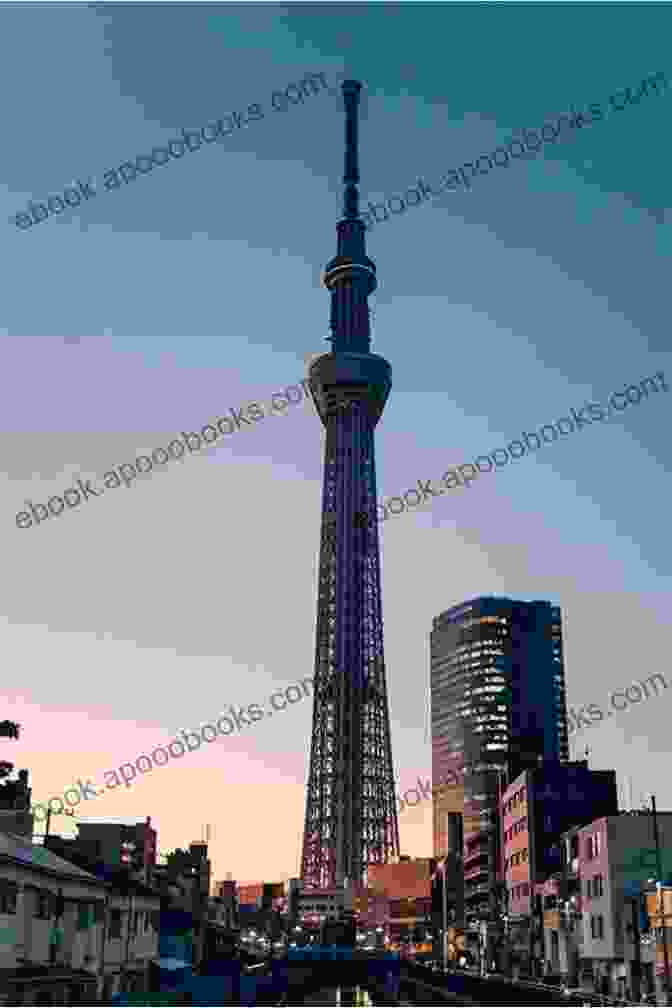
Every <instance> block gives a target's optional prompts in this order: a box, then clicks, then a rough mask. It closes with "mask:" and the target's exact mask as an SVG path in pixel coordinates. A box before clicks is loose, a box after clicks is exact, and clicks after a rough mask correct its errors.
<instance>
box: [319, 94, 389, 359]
mask: <svg viewBox="0 0 672 1008" xmlns="http://www.w3.org/2000/svg"><path fill="white" fill-rule="evenodd" d="M341 90H342V92H343V101H344V104H345V172H344V175H343V184H344V186H345V189H344V193H343V217H342V219H341V220H340V221H339V222H338V224H337V225H336V231H337V233H338V246H337V253H336V256H335V257H334V258H333V259H332V260H331V261H330V262H328V263H327V266H326V268H325V271H324V285H325V287H327V288H328V290H330V291H331V320H330V325H329V327H330V329H331V333H332V335H331V336H329V337H328V339H329V340H331V344H332V351H333V352H334V353H338V352H339V351H341V352H348V353H360V354H368V353H369V352H370V348H371V327H370V321H369V306H368V303H367V298H368V297H369V295H370V294H372V293H373V291H374V290H375V289H376V287H377V282H376V265H375V263H374V262H372V261H371V259H369V258H368V256H367V254H366V246H365V243H364V232H365V227H364V222H363V221H362V220H361V219H360V217H359V191H358V189H357V183H358V182H359V157H358V146H357V125H358V120H357V116H358V107H359V93H360V91H361V90H362V85H361V84H360V82H359V81H350V80H348V81H344V82H343V84H342V85H341Z"/></svg>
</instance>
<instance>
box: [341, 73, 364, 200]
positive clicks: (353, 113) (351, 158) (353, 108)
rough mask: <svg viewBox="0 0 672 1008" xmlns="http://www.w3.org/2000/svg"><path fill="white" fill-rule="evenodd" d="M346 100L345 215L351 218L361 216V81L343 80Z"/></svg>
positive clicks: (342, 87)
mask: <svg viewBox="0 0 672 1008" xmlns="http://www.w3.org/2000/svg"><path fill="white" fill-rule="evenodd" d="M341 90H342V92H343V101H344V102H345V174H344V175H343V184H344V185H345V192H344V194H343V216H344V217H346V218H348V219H349V220H353V219H356V218H357V217H359V192H358V190H357V183H358V182H359V163H358V160H359V151H358V134H357V126H358V113H359V92H360V91H361V90H362V85H361V84H360V82H359V81H351V80H348V81H343V84H342V86H341Z"/></svg>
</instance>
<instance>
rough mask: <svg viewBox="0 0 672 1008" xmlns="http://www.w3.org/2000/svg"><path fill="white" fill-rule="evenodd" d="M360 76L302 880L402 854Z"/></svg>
mask: <svg viewBox="0 0 672 1008" xmlns="http://www.w3.org/2000/svg"><path fill="white" fill-rule="evenodd" d="M360 90H361V84H360V83H359V82H357V81H345V82H344V83H343V85H342V91H343V98H344V102H345V175H344V178H343V182H344V185H345V191H344V206H343V217H342V219H341V220H340V221H339V222H338V224H337V225H336V231H337V235H338V253H337V255H336V257H335V258H334V259H332V260H331V261H330V262H329V263H328V264H327V266H326V269H325V273H324V285H325V287H326V288H327V289H328V290H329V291H330V293H331V324H330V329H331V333H332V335H331V336H330V337H329V339H330V342H331V351H330V352H329V353H325V354H323V355H322V356H321V357H318V358H317V359H316V360H314V361H313V363H312V364H311V365H310V367H309V372H308V376H309V377H308V381H309V385H310V390H311V394H312V398H313V401H314V403H315V407H316V409H317V412H318V414H319V417H320V420H321V421H322V423H323V425H324V427H325V430H326V447H325V458H324V483H323V491H322V526H321V537H320V566H319V587H318V600H317V626H316V643H315V682H314V706H313V727H312V738H311V751H310V769H309V775H308V788H307V796H306V820H305V829H304V836H303V855H302V866H301V877H302V880H303V885H304V888H331V887H337V886H338V887H340V886H342V885H343V884H344V883H345V882H346V881H349V882H354V883H357V882H363V881H365V878H366V870H367V865H368V864H370V863H374V864H384V863H386V862H388V861H390V860H392V859H393V858H395V857H398V855H399V826H398V822H397V810H396V805H395V796H394V773H393V766H392V748H391V742H390V718H389V709H388V699H387V687H386V682H385V660H384V656H383V619H382V604H381V591H380V555H379V543H378V522H377V520H376V497H377V495H376V463H375V450H374V429H375V426H376V424H377V423H378V421H379V420H380V417H381V416H382V413H383V409H384V407H385V403H386V401H387V397H388V395H389V393H390V389H391V387H392V369H391V367H390V365H389V363H388V362H387V361H386V360H385V359H384V358H383V357H380V356H378V355H377V354H373V353H371V352H370V346H371V335H370V325H369V306H368V303H367V299H368V297H369V295H370V294H371V293H372V292H373V291H374V290H375V289H376V267H375V264H374V263H373V262H372V261H371V259H369V258H368V257H367V255H366V249H365V242H364V233H365V228H364V223H363V222H362V221H361V220H360V219H359V193H358V190H357V183H358V182H359V172H358V150H357V125H358V105H359V93H360Z"/></svg>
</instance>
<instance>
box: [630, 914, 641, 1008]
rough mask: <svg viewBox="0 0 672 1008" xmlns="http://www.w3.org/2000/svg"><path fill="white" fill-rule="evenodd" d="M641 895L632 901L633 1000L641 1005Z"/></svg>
mask: <svg viewBox="0 0 672 1008" xmlns="http://www.w3.org/2000/svg"><path fill="white" fill-rule="evenodd" d="M641 898H642V897H641V894H640V895H639V896H633V897H632V898H631V900H630V906H631V907H632V940H633V942H634V943H635V958H634V962H633V964H632V991H631V993H632V1000H633V1001H634V1002H635V1004H639V998H640V992H641V977H642V948H641V945H640V934H639V905H640V900H641Z"/></svg>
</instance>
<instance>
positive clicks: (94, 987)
mask: <svg viewBox="0 0 672 1008" xmlns="http://www.w3.org/2000/svg"><path fill="white" fill-rule="evenodd" d="M144 889H145V887H143V886H141V885H139V884H138V883H132V888H131V891H130V892H127V893H123V892H121V891H120V889H119V888H118V887H117V886H116V885H115V883H114V881H112V880H106V879H104V878H101V877H98V876H96V875H95V874H93V873H92V872H89V871H86V870H85V869H83V868H81V867H80V866H78V865H76V864H73V863H71V862H68V861H65V860H64V859H62V858H60V857H59V856H58V855H57V854H55V853H53V851H51V850H49V849H48V848H45V847H43V846H38V845H33V844H32V843H31V842H30V840H29V839H27V838H26V837H22V836H16V835H13V834H6V833H0V1004H8V1005H9V1004H11V1005H23V1004H35V1003H38V1004H39V1003H43V1004H92V1003H94V1002H95V1001H97V1000H98V999H99V998H100V996H101V995H102V996H103V997H104V999H106V1000H107V999H109V997H111V996H112V995H113V994H115V993H118V992H119V991H121V990H125V991H139V992H144V991H146V990H147V989H148V988H147V976H148V970H149V964H150V961H151V959H152V958H153V957H154V956H156V955H157V952H158V934H157V931H156V929H155V928H154V927H153V924H152V913H153V912H155V911H158V908H159V901H158V896H157V894H155V893H151V892H149V891H147V892H143V891H142V890H144Z"/></svg>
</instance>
